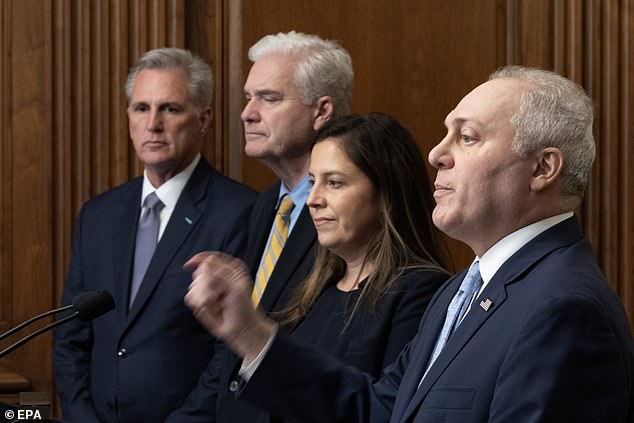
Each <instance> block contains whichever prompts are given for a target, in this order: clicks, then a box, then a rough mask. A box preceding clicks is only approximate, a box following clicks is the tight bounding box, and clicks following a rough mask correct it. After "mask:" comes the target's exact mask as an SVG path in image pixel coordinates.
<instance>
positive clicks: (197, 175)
mask: <svg viewBox="0 0 634 423" xmlns="http://www.w3.org/2000/svg"><path fill="white" fill-rule="evenodd" d="M212 90H213V82H212V74H211V70H210V68H209V66H208V65H207V64H205V63H204V62H203V61H202V60H200V59H199V58H197V57H194V56H192V55H191V54H190V53H189V52H188V51H185V50H181V49H174V48H168V49H158V50H152V51H149V52H147V53H146V54H144V55H143V56H142V57H141V58H140V59H139V61H138V62H137V63H136V64H135V66H134V67H133V68H132V69H131V70H130V73H129V75H128V79H127V82H126V95H127V98H128V110H127V111H128V120H129V129H130V137H131V138H132V143H133V146H134V149H135V151H136V154H137V156H138V158H139V160H141V162H143V164H144V168H145V171H144V174H143V177H139V178H136V179H133V180H131V181H129V182H127V183H125V184H123V185H121V186H119V187H116V188H114V189H112V190H111V191H108V192H106V193H103V194H101V195H99V196H97V197H95V198H93V199H92V200H90V201H88V202H87V203H86V204H85V205H84V206H83V207H82V209H81V212H80V214H79V217H78V219H77V223H76V228H75V234H74V240H73V251H72V257H71V262H70V268H69V271H68V276H67V280H66V286H65V288H64V292H63V296H62V304H68V303H70V301H71V299H72V298H74V297H75V296H76V295H77V294H79V293H81V292H85V291H94V290H107V291H110V292H111V293H112V294H113V296H114V299H115V303H116V310H115V312H112V313H108V314H106V315H104V316H102V317H100V318H98V319H96V320H94V321H93V322H92V323H89V324H87V323H83V322H78V321H73V322H69V323H68V324H65V325H63V326H60V327H59V328H57V329H56V331H55V347H54V367H55V381H56V384H57V388H58V393H59V395H60V398H61V403H62V412H63V416H64V419H65V421H68V422H78V423H96V422H107V423H114V422H122V423H132V422H134V423H143V422H147V423H156V422H161V421H163V420H164V419H165V416H166V415H167V414H168V413H169V412H170V411H171V410H173V409H174V408H176V407H177V406H178V405H179V404H180V403H181V402H182V400H183V399H184V398H186V397H187V395H188V394H189V392H190V390H192V389H193V388H194V386H195V385H196V382H197V380H198V378H199V376H200V374H201V372H202V370H203V369H204V368H205V366H206V365H207V363H208V362H209V361H210V359H211V358H212V357H213V354H214V339H213V338H212V337H211V336H210V335H209V334H208V333H207V332H206V331H205V330H204V329H203V328H202V327H201V326H200V325H199V324H198V322H197V321H196V320H195V319H194V317H193V316H192V314H191V312H190V311H189V310H188V309H187V308H186V307H185V305H184V303H183V297H184V295H185V293H186V292H187V287H188V285H189V282H190V281H191V275H190V274H189V273H188V272H186V271H184V270H183V264H184V263H185V262H186V261H187V260H188V259H189V258H190V257H191V256H192V255H194V254H196V253H198V252H200V251H203V250H222V251H224V252H226V253H227V254H231V255H237V256H240V255H241V254H242V250H243V248H244V246H245V240H246V228H247V217H248V212H249V208H250V205H251V203H252V201H253V200H254V199H255V192H254V191H252V190H250V189H249V188H247V187H245V186H243V185H240V184H239V183H237V182H235V181H232V180H230V179H229V178H226V177H224V176H223V175H221V174H220V173H218V172H216V171H215V170H214V169H212V168H211V166H210V165H209V163H208V162H207V161H206V160H205V158H204V157H202V156H201V154H200V151H201V149H202V145H203V141H204V139H205V135H206V134H207V131H208V129H209V125H210V120H211V109H210V104H211V98H212Z"/></svg>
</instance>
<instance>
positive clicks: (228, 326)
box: [185, 252, 275, 362]
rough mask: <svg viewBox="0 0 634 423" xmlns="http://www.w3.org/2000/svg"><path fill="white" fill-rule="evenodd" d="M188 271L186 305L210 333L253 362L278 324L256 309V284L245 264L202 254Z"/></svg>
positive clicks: (194, 260) (217, 254) (221, 255)
mask: <svg viewBox="0 0 634 423" xmlns="http://www.w3.org/2000/svg"><path fill="white" fill-rule="evenodd" d="M185 268H187V269H189V270H193V274H192V277H193V280H192V283H191V284H190V286H189V292H188V293H187V295H186V296H185V304H187V306H188V307H189V308H190V309H191V310H192V311H193V313H194V316H195V317H196V319H198V321H199V322H200V323H201V324H202V325H203V326H204V327H205V328H206V329H207V330H209V331H210V332H211V333H212V334H213V335H214V336H216V337H217V338H220V339H222V340H223V341H224V342H225V343H226V344H227V345H228V346H229V348H231V349H232V350H233V351H234V352H235V353H236V354H238V355H239V356H241V357H243V358H244V359H245V361H247V362H249V361H251V360H252V359H253V358H255V357H256V356H257V354H258V353H259V352H260V351H261V350H262V349H263V348H264V345H265V344H266V342H267V340H268V339H269V338H270V337H271V336H272V334H273V328H274V325H275V324H274V323H273V322H272V321H270V320H269V319H268V318H266V316H264V315H263V314H262V313H261V312H259V311H258V310H255V309H254V307H253V304H252V303H251V298H250V295H251V289H252V287H253V281H252V280H251V277H250V275H249V271H248V269H247V267H246V265H245V264H244V262H243V261H241V260H238V259H236V258H233V257H231V256H228V255H226V254H223V253H220V252H202V253H199V254H196V255H195V256H194V257H192V258H191V259H190V260H189V261H188V262H187V263H185Z"/></svg>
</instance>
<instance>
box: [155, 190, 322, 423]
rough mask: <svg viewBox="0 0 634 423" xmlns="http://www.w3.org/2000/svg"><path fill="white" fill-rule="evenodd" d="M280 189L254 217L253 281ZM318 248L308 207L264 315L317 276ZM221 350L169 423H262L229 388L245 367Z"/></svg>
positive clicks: (274, 276)
mask: <svg viewBox="0 0 634 423" xmlns="http://www.w3.org/2000/svg"><path fill="white" fill-rule="evenodd" d="M280 183H281V182H280V181H278V182H276V183H275V184H274V185H273V186H272V187H270V188H269V189H267V190H266V191H264V192H263V193H262V194H260V196H259V197H258V199H257V200H256V202H255V204H254V206H253V210H252V212H251V217H250V219H249V225H248V228H249V234H248V239H249V241H248V247H247V250H246V254H245V256H244V260H245V262H246V263H247V265H248V266H249V269H250V271H251V275H252V276H253V277H255V274H256V272H257V270H258V266H259V264H260V258H261V256H262V253H263V252H264V249H265V248H266V242H267V240H268V236H269V233H270V230H271V226H272V224H273V220H274V219H275V213H276V210H275V206H276V204H277V199H278V194H279V191H280ZM316 246H317V233H316V231H315V227H314V225H313V222H312V219H311V217H310V214H309V212H308V207H306V205H304V206H303V208H302V211H301V214H300V216H299V218H298V220H297V222H296V223H295V226H294V227H293V231H292V232H291V234H290V235H289V237H288V239H287V240H286V244H285V246H284V249H283V250H282V254H281V255H280V257H279V259H278V261H277V264H276V265H275V269H274V270H273V273H271V276H270V278H269V281H268V283H267V285H266V289H265V291H264V296H263V297H262V300H261V302H260V305H261V307H262V309H263V310H265V311H267V312H271V311H277V310H280V309H281V308H282V307H283V306H284V305H285V304H286V301H288V298H289V296H290V295H291V294H292V292H293V290H294V289H295V287H296V286H297V285H298V284H299V283H300V282H302V281H303V280H304V279H305V278H306V276H308V273H310V271H311V270H312V267H313V264H314V262H315V251H316ZM216 348H217V349H218V350H223V354H216V355H215V356H214V359H213V360H212V361H211V362H210V363H209V365H208V366H207V368H206V370H205V372H204V374H203V375H202V376H201V378H200V380H199V382H198V386H197V388H196V389H195V390H194V391H193V392H192V393H191V395H189V397H188V398H187V400H186V401H185V403H184V404H183V406H182V407H181V408H179V409H178V410H176V411H174V412H173V413H172V414H170V416H169V417H168V419H167V420H166V421H165V423H183V422H215V421H219V422H228V421H235V422H249V421H254V420H255V418H257V415H258V414H259V409H257V408H255V407H251V406H249V404H244V403H242V402H239V403H238V402H237V401H236V400H235V398H234V396H233V394H232V393H231V392H229V391H228V390H227V388H226V387H227V386H228V385H229V384H230V383H231V381H232V380H233V379H232V375H233V371H234V369H235V368H236V366H238V365H239V360H238V358H237V357H236V356H235V355H233V354H232V353H231V352H229V351H228V350H225V349H224V346H222V345H221V344H220V343H219V345H217V346H216Z"/></svg>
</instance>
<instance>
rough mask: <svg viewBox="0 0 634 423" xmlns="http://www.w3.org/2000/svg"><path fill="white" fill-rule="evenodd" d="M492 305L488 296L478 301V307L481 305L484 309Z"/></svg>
mask: <svg viewBox="0 0 634 423" xmlns="http://www.w3.org/2000/svg"><path fill="white" fill-rule="evenodd" d="M492 305H493V301H491V300H490V299H488V298H487V299H486V300H483V301H480V307H482V309H483V310H484V311H489V309H490V308H491V306H492Z"/></svg>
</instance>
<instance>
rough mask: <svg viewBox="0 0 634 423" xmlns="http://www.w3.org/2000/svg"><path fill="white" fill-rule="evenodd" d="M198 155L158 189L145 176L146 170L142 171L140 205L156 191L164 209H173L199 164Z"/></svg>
mask: <svg viewBox="0 0 634 423" xmlns="http://www.w3.org/2000/svg"><path fill="white" fill-rule="evenodd" d="M200 157H201V155H200V153H198V154H197V155H196V157H194V160H192V162H191V163H190V164H189V166H187V167H186V168H185V169H183V170H182V171H180V172H179V173H177V174H176V175H174V176H173V177H171V178H170V179H168V180H167V181H165V182H164V183H163V184H162V185H161V186H160V187H158V188H154V186H153V185H152V183H151V182H150V180H149V179H148V176H147V170H144V171H143V192H142V194H141V205H142V204H143V200H145V197H147V196H148V195H150V194H151V193H152V192H154V191H156V195H157V196H158V198H159V199H160V200H161V201H162V202H163V204H165V207H166V208H168V209H173V208H174V207H176V202H177V201H178V197H180V194H181V192H182V191H183V188H185V185H186V184H187V181H188V180H189V178H190V176H191V175H192V173H194V169H195V168H196V166H197V165H198V162H200Z"/></svg>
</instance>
